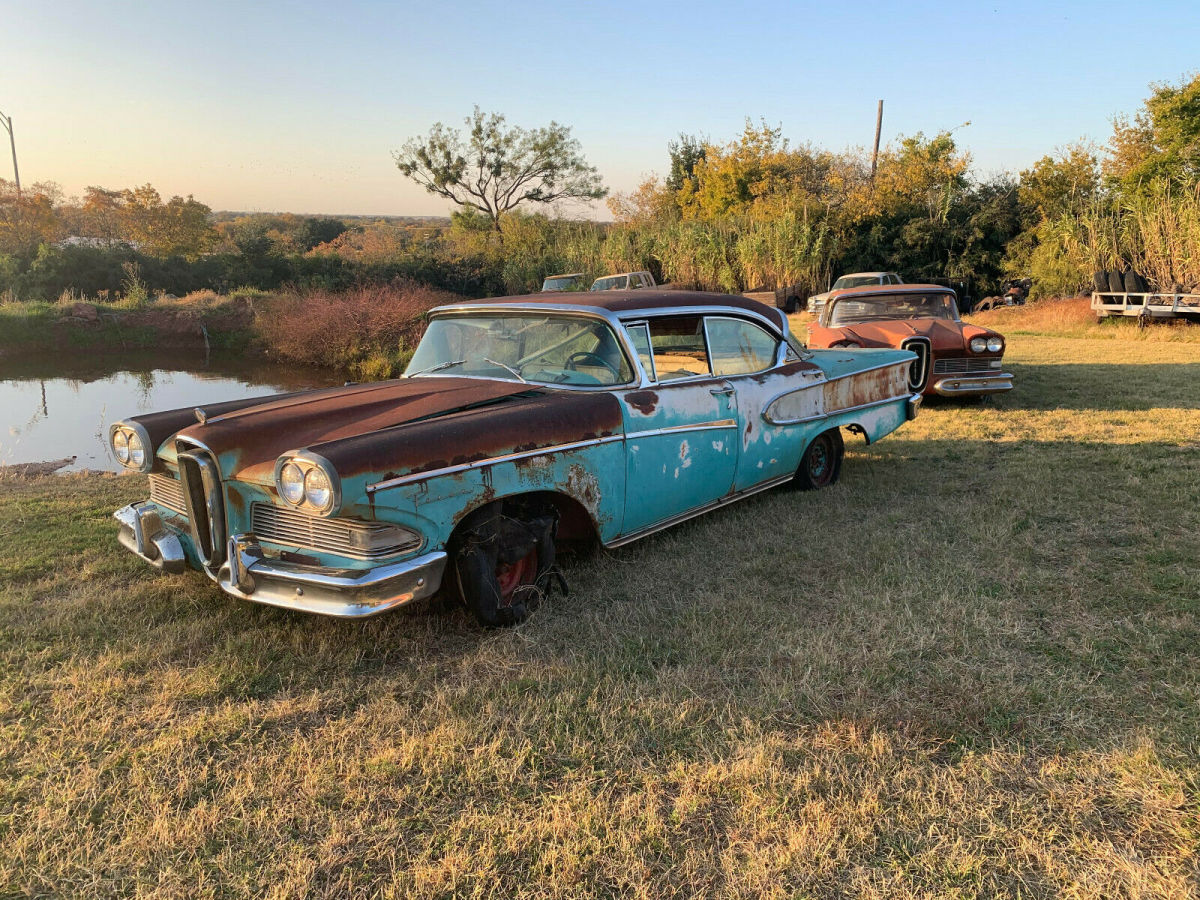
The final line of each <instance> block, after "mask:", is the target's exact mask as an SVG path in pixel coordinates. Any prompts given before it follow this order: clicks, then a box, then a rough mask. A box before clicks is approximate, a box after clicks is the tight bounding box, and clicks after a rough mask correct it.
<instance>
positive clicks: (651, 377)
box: [621, 319, 658, 387]
mask: <svg viewBox="0 0 1200 900" xmlns="http://www.w3.org/2000/svg"><path fill="white" fill-rule="evenodd" d="M621 327H622V328H623V329H624V331H625V336H626V337H627V338H628V339H629V345H630V346H631V347H633V355H634V358H635V359H636V360H637V364H638V372H639V373H640V374H641V379H640V381H639V385H638V386H639V387H645V386H646V385H647V384H658V366H657V365H656V364H655V362H654V344H652V343H651V342H650V323H649V322H647V321H646V320H645V319H634V320H630V321H624V322H622V323H621ZM631 328H644V329H645V330H646V346H647V348H649V350H650V365H651V367H652V368H651V371H649V372H647V371H646V367H645V366H643V365H642V354H641V353H639V352H638V349H637V346H636V345H635V344H634V343H633V338H632V337H631V336H630V334H629V329H631Z"/></svg>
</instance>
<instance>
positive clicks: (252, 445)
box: [179, 377, 542, 482]
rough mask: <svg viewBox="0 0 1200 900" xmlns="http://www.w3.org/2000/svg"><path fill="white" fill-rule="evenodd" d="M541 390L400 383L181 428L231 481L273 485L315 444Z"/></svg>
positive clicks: (306, 398) (336, 391)
mask: <svg viewBox="0 0 1200 900" xmlns="http://www.w3.org/2000/svg"><path fill="white" fill-rule="evenodd" d="M541 392H542V389H540V388H539V387H537V386H534V385H524V384H517V383H514V382H505V381H488V380H483V379H472V378H439V377H430V378H402V379H399V380H396V381H386V382H379V383H376V384H364V385H352V386H348V387H344V388H331V389H328V390H320V391H307V392H304V393H301V394H292V395H288V396H285V397H280V398H276V399H272V400H268V401H267V402H265V403H260V404H257V405H254V406H250V407H247V408H245V409H239V410H236V411H233V412H229V413H226V414H224V415H218V416H213V417H211V418H209V419H208V421H207V422H205V423H203V424H201V423H199V422H197V423H195V424H193V425H190V426H189V427H187V428H184V429H182V430H181V431H180V432H179V435H180V436H181V437H190V438H194V439H195V440H197V441H200V442H201V443H203V444H204V445H205V446H207V447H208V448H209V449H211V450H212V451H214V452H215V453H216V454H217V456H218V457H220V459H221V468H222V472H223V473H224V474H225V475H226V476H233V477H240V478H246V479H248V480H253V481H267V482H269V481H270V479H271V476H272V472H273V469H274V464H275V460H276V458H278V456H279V455H280V454H281V453H285V452H286V451H288V450H295V449H300V448H304V447H312V446H314V445H318V444H324V443H327V442H330V441H341V440H344V439H346V438H352V437H356V436H359V435H366V434H372V433H375V432H379V431H385V430H387V429H392V428H396V427H397V426H401V425H406V424H410V423H413V422H420V421H422V420H429V419H435V418H439V417H442V416H446V415H448V414H451V413H455V412H458V411H461V410H467V409H472V408H477V407H486V406H490V405H494V404H504V403H506V402H509V401H511V400H513V399H515V398H520V397H523V396H524V397H527V396H529V395H531V394H533V395H537V394H540V393H541Z"/></svg>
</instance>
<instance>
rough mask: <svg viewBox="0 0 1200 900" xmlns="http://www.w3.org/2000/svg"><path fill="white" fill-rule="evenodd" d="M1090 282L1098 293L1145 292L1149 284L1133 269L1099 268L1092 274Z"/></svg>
mask: <svg viewBox="0 0 1200 900" xmlns="http://www.w3.org/2000/svg"><path fill="white" fill-rule="evenodd" d="M1092 284H1093V286H1094V287H1095V289H1096V292H1097V293H1100V294H1146V293H1149V292H1150V285H1149V283H1148V282H1147V281H1146V279H1145V278H1143V277H1142V276H1141V275H1139V274H1138V273H1137V272H1135V271H1133V269H1128V270H1126V271H1124V272H1122V271H1119V270H1117V269H1101V270H1098V271H1097V272H1095V273H1094V274H1093V276H1092Z"/></svg>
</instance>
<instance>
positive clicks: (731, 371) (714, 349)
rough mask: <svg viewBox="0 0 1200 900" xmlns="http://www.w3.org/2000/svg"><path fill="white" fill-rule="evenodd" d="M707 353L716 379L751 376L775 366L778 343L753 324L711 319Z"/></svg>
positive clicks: (707, 321) (708, 323) (709, 319)
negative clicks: (729, 376)
mask: <svg viewBox="0 0 1200 900" xmlns="http://www.w3.org/2000/svg"><path fill="white" fill-rule="evenodd" d="M705 322H706V325H705V327H706V329H707V330H708V350H709V353H711V354H712V364H713V371H714V373H715V374H717V375H749V374H750V373H752V372H761V371H763V370H764V369H769V368H771V366H772V365H773V364H774V363H775V353H776V351H777V349H778V347H779V339H778V338H776V337H775V336H774V335H773V334H771V333H770V332H768V331H766V330H764V329H762V328H759V327H758V326H757V325H755V324H753V323H751V322H745V321H742V320H741V319H726V318H723V317H718V316H710V317H709V318H708V319H706V320H705Z"/></svg>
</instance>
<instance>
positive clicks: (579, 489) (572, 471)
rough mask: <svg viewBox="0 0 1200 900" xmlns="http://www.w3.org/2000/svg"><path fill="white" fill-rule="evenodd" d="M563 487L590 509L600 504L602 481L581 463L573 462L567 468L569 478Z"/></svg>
mask: <svg viewBox="0 0 1200 900" xmlns="http://www.w3.org/2000/svg"><path fill="white" fill-rule="evenodd" d="M561 487H562V488H563V489H564V490H565V491H566V492H567V493H568V494H570V495H571V496H572V497H574V498H575V499H576V500H580V501H582V502H583V504H584V505H585V506H587V508H588V509H590V510H595V509H596V508H597V507H598V506H599V505H600V481H599V479H597V478H596V476H595V474H594V473H592V472H589V471H588V470H587V469H585V468H584V467H583V466H581V465H580V464H579V463H572V464H571V466H570V468H568V469H567V480H566V481H565V482H564V483H563V484H562V485H561Z"/></svg>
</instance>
